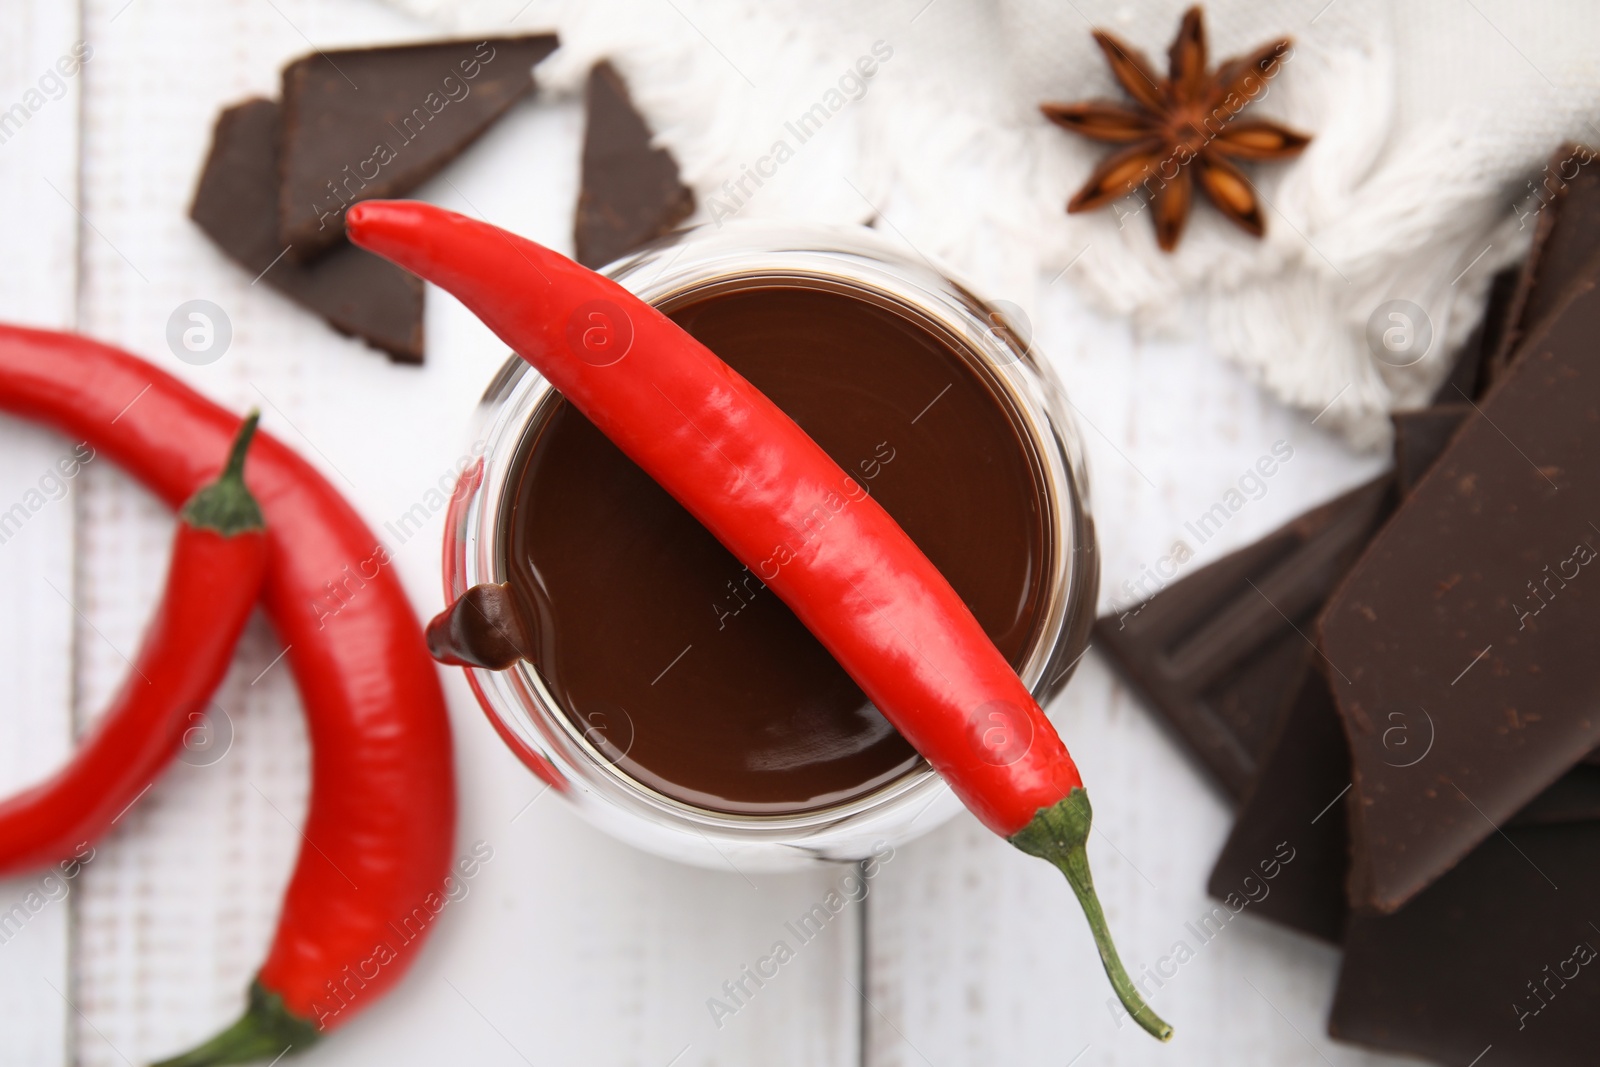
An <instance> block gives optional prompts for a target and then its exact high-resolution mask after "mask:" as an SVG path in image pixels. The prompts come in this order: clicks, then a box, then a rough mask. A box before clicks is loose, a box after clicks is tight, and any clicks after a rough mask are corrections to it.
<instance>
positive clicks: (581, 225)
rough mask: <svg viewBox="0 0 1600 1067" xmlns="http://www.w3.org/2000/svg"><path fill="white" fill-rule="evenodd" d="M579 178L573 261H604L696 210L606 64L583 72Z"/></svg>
mask: <svg viewBox="0 0 1600 1067" xmlns="http://www.w3.org/2000/svg"><path fill="white" fill-rule="evenodd" d="M585 102H586V107H587V111H588V114H587V118H586V119H585V122H586V125H585V127H584V132H583V183H582V189H581V191H580V192H579V193H578V217H577V221H576V223H575V224H574V226H573V242H574V244H575V245H576V247H577V254H578V262H579V263H582V264H583V265H584V266H585V267H603V266H605V265H606V264H607V263H610V262H611V261H612V260H614V259H617V258H618V257H619V256H622V255H625V254H627V253H628V252H631V251H633V250H634V249H635V248H638V247H639V246H640V245H642V244H644V243H646V242H647V241H653V240H655V239H656V238H657V237H660V236H662V235H663V234H665V233H668V232H670V231H671V230H672V229H673V227H675V226H677V225H678V223H680V222H682V221H683V220H684V219H686V218H688V217H689V216H690V215H691V214H692V213H693V212H694V194H693V193H691V192H690V191H689V190H688V189H687V188H686V187H685V186H684V185H683V183H682V182H680V181H679V180H678V164H677V163H676V162H675V161H674V160H673V158H672V155H671V154H670V153H669V152H667V150H666V149H664V148H652V147H651V145H650V127H649V126H647V125H646V124H645V121H644V117H643V116H642V115H640V114H639V112H638V111H636V110H635V109H634V106H633V101H632V100H631V99H630V98H629V96H628V87H627V85H626V84H624V82H623V80H622V76H621V75H619V74H618V73H617V72H616V70H615V69H614V68H613V67H612V66H611V64H609V63H601V64H599V65H597V66H596V67H595V68H594V69H593V70H591V71H590V72H589V87H588V91H587V92H586V94H585Z"/></svg>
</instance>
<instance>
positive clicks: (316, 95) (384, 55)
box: [278, 34, 557, 262]
mask: <svg viewBox="0 0 1600 1067" xmlns="http://www.w3.org/2000/svg"><path fill="white" fill-rule="evenodd" d="M556 43H557V42H556V39H555V37H553V36H551V35H549V34H539V35H535V36H526V37H494V38H489V39H487V40H480V41H445V42H435V43H429V44H408V45H396V46H391V47H384V48H359V49H342V50H337V51H331V52H318V53H315V54H313V55H308V56H305V57H303V58H301V59H297V60H295V61H294V62H293V63H290V64H289V65H288V66H287V67H285V68H284V70H283V134H282V136H283V148H282V152H283V158H282V172H281V181H280V185H279V188H278V196H279V200H278V237H279V242H278V247H279V248H280V249H281V248H284V247H286V246H287V247H288V248H289V249H290V251H289V258H291V259H295V260H297V261H300V262H308V261H310V260H312V259H314V258H316V256H317V255H318V254H319V253H321V252H323V251H326V250H327V249H329V248H332V247H333V246H334V245H335V244H337V243H338V241H339V238H340V237H342V236H343V234H344V209H345V208H347V207H349V206H350V205H351V204H353V203H356V202H357V201H360V200H370V199H374V198H378V197H392V196H400V195H403V194H405V193H408V192H410V191H411V190H413V189H415V188H416V187H417V186H419V185H421V184H422V183H423V182H424V181H426V180H427V179H429V178H431V177H433V176H434V175H435V174H437V173H438V172H439V170H440V168H442V167H443V166H444V165H445V164H446V163H448V162H450V161H451V160H452V159H454V158H455V157H456V156H457V155H459V154H460V153H461V152H462V150H464V149H465V148H466V147H467V146H468V145H470V144H471V143H472V142H473V141H475V140H477V138H478V136H479V135H480V134H482V133H483V131H484V130H486V129H488V128H489V126H490V124H491V123H493V122H494V121H495V119H497V118H499V117H500V116H501V115H502V114H504V113H505V111H506V109H508V108H509V107H511V105H512V104H514V103H516V102H517V100H518V99H520V98H521V97H522V96H524V95H525V94H527V93H528V92H530V91H531V90H532V89H533V66H534V64H536V63H538V62H539V61H540V60H542V59H544V57H545V56H547V55H549V54H550V53H551V52H553V51H554V50H555V48H556Z"/></svg>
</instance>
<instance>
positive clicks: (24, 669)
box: [0, 0, 81, 1067]
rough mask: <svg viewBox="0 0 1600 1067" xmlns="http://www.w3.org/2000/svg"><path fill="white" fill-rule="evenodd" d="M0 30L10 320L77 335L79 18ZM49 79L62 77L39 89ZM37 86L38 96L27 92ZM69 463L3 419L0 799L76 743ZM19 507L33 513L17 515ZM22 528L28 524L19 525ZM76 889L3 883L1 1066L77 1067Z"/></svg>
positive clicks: (0, 192)
mask: <svg viewBox="0 0 1600 1067" xmlns="http://www.w3.org/2000/svg"><path fill="white" fill-rule="evenodd" d="M0 24H3V25H4V26H5V27H6V29H5V33H4V34H0V111H8V112H11V113H12V114H13V115H17V114H18V113H17V112H15V111H14V110H13V109H14V108H15V107H16V106H20V107H21V108H22V109H23V110H22V112H20V114H21V115H23V116H26V118H25V121H22V122H21V123H20V125H11V126H0V137H4V142H3V143H0V203H4V204H6V215H7V218H6V240H5V248H4V253H5V254H4V255H0V319H5V320H8V321H12V322H26V323H29V324H31V325H37V326H46V327H52V328H56V329H62V328H70V327H71V326H72V325H73V318H74V311H75V298H76V282H77V273H76V269H77V247H78V240H77V238H78V227H79V223H78V218H77V216H76V215H74V214H73V209H72V202H73V201H74V200H75V199H76V197H77V193H78V189H77V170H78V168H77V163H78V155H77V147H78V104H79V92H78V90H79V86H80V84H81V83H80V81H79V79H77V78H72V79H64V78H60V76H59V72H57V71H55V70H54V69H53V67H54V64H55V63H56V61H57V60H58V59H59V58H60V57H61V56H63V55H65V54H68V53H69V52H70V51H71V48H72V45H73V42H74V41H75V40H76V39H77V38H78V36H79V33H78V18H77V11H76V9H75V8H74V6H73V5H67V4H40V3H27V2H25V0H0ZM46 71H49V72H51V75H52V77H51V78H47V79H46V82H45V85H44V86H43V87H42V88H41V86H40V83H39V79H40V77H41V75H44V74H45V72H46ZM58 85H59V86H60V88H59V89H58V88H57V86H58ZM30 90H32V91H33V93H35V94H36V95H35V96H32V97H30V96H28V95H27V94H28V92H29V91H30ZM53 96H58V98H54V99H52V97H53ZM34 105H37V107H35V106H34ZM0 118H3V116H0ZM15 121H17V120H16V119H13V122H15ZM52 186H53V188H52ZM71 454H72V443H71V442H68V441H66V440H65V439H64V438H61V437H59V436H58V435H56V434H53V433H48V432H46V431H44V430H41V429H38V428H36V427H32V426H29V425H27V424H26V423H23V422H20V421H18V420H16V419H13V418H11V417H9V416H6V417H4V418H3V419H0V534H4V537H5V540H4V542H3V543H0V589H4V590H5V591H6V610H5V612H4V613H3V614H0V671H3V672H4V674H5V677H6V678H7V679H8V685H7V699H6V701H5V702H4V705H3V706H0V793H7V794H8V793H11V792H13V791H15V790H17V789H20V788H21V787H23V786H24V785H25V784H27V783H30V782H33V781H36V780H38V779H39V778H41V777H43V776H44V775H46V774H48V773H49V772H50V770H51V769H52V768H53V767H55V766H56V765H57V764H59V762H60V761H61V760H62V759H63V758H64V757H65V756H66V754H67V752H68V750H69V749H70V747H71V744H72V726H73V723H72V660H73V633H74V626H75V618H74V615H73V612H72V607H71V605H70V604H69V603H68V600H69V598H71V597H72V596H73V595H74V583H73V554H72V549H73V526H74V521H73V509H74V507H75V505H76V498H77V489H76V488H70V489H68V490H67V495H66V496H65V497H62V498H60V499H50V498H51V497H54V496H55V495H56V492H57V490H56V483H55V482H53V481H52V482H49V483H48V484H47V485H46V486H44V487H41V484H40V480H41V478H46V477H47V476H49V475H50V474H51V473H52V472H53V471H55V464H56V461H57V460H58V459H59V458H61V457H62V456H70V455H71ZM57 473H58V472H57ZM75 482H76V479H75V480H74V483H75ZM74 483H67V484H68V485H73V484H74ZM41 488H43V489H44V492H43V493H41ZM30 494H31V495H30ZM41 501H42V503H41ZM19 504H20V505H22V506H23V508H24V509H25V512H15V511H13V508H14V507H15V506H16V505H19ZM34 505H39V506H38V507H37V510H35V509H34ZM23 518H25V521H24V522H23V523H22V525H21V526H20V528H19V527H18V526H16V525H15V522H16V520H18V519H23ZM8 519H9V520H10V521H8ZM52 586H54V588H52ZM73 886H74V883H71V882H66V881H63V880H61V879H60V877H59V873H57V874H55V875H54V876H51V875H50V874H49V873H48V872H38V873H36V874H32V875H28V876H23V877H18V878H11V879H5V880H0V1023H3V1026H4V1031H5V1037H4V1039H3V1040H0V1064H6V1065H11V1064H16V1065H19V1067H20V1065H40V1067H49V1065H56V1064H65V1063H67V1062H69V1045H68V1036H69V1034H70V1032H71V1029H72V1026H73V1025H74V1021H75V1020H74V1018H73V1013H72V1009H71V1008H70V1007H69V1004H68V999H69V998H73V997H75V996H76V994H75V992H74V990H73V988H72V984H71V980H70V973H69V968H68V951H69V945H70V939H69V919H70V916H71V910H72V905H71V903H70V901H71V897H70V896H63V895H62V894H64V893H70V892H71V890H72V888H73ZM19 907H20V909H21V910H20V911H17V910H14V909H17V908H19Z"/></svg>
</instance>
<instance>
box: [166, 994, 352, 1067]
mask: <svg viewBox="0 0 1600 1067" xmlns="http://www.w3.org/2000/svg"><path fill="white" fill-rule="evenodd" d="M321 1036H322V1035H321V1034H320V1033H319V1032H318V1031H317V1028H316V1026H315V1025H314V1024H312V1023H311V1022H310V1021H308V1020H306V1019H302V1018H300V1017H299V1016H298V1015H295V1014H294V1013H293V1012H291V1011H290V1010H289V1009H288V1008H286V1007H285V1006H284V1003H283V998H282V997H280V996H278V994H276V993H274V992H272V991H270V990H268V989H267V988H266V987H265V986H263V985H262V984H261V983H260V982H252V983H250V1004H249V1007H247V1008H245V1012H244V1015H243V1017H242V1018H240V1020H239V1021H238V1022H236V1023H234V1024H233V1025H232V1026H230V1027H228V1028H227V1029H226V1030H224V1031H222V1033H220V1034H218V1035H217V1036H216V1037H214V1038H212V1039H211V1040H210V1041H207V1042H206V1043H205V1044H203V1045H201V1046H200V1047H199V1048H195V1049H191V1050H189V1051H188V1052H185V1053H184V1054H183V1055H181V1056H174V1057H173V1058H172V1059H170V1060H162V1061H161V1062H160V1063H157V1064H154V1065H152V1067H214V1065H216V1064H224V1063H251V1062H253V1061H255V1060H273V1059H275V1058H277V1057H281V1056H282V1055H283V1054H284V1053H286V1052H296V1053H299V1052H304V1051H305V1050H306V1049H308V1048H310V1047H311V1046H312V1045H314V1044H316V1043H317V1041H318V1040H319V1039H320V1038H321Z"/></svg>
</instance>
